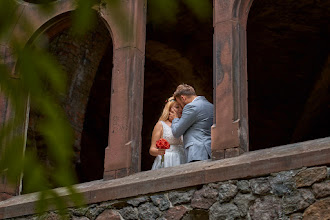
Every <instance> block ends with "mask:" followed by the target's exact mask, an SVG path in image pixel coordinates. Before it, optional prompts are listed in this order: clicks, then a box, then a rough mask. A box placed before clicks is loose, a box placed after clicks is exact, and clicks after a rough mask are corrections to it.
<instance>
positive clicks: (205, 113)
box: [149, 84, 213, 170]
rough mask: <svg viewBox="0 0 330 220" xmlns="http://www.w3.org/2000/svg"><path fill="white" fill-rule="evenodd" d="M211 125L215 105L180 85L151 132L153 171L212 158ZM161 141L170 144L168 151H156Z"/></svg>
mask: <svg viewBox="0 0 330 220" xmlns="http://www.w3.org/2000/svg"><path fill="white" fill-rule="evenodd" d="M212 124H213V104H211V103H210V102H209V101H207V100H206V98H205V97H204V96H197V95H196V92H195V89H194V88H193V87H192V86H190V85H187V84H181V85H179V86H178V87H177V89H176V91H175V92H174V94H173V97H170V98H169V99H168V100H167V103H166V105H165V107H164V110H163V113H162V115H161V116H160V118H159V121H158V122H157V124H156V125H155V127H154V130H153V132H152V139H151V146H150V150H149V152H150V154H151V155H153V156H156V159H155V161H154V163H153V165H152V170H155V169H159V168H162V167H171V166H177V165H180V164H184V163H190V162H194V161H200V160H207V159H209V158H211V126H212ZM161 138H163V139H166V140H167V141H168V142H169V144H170V148H169V149H166V150H165V149H159V148H157V146H156V142H157V141H158V140H159V139H161ZM162 155H164V162H163V164H161V158H162Z"/></svg>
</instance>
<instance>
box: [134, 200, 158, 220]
mask: <svg viewBox="0 0 330 220" xmlns="http://www.w3.org/2000/svg"><path fill="white" fill-rule="evenodd" d="M138 210H139V218H141V219H157V218H158V217H159V216H161V214H162V213H161V212H160V211H159V209H158V208H157V207H155V206H154V205H153V204H152V203H150V202H148V203H144V204H142V205H141V206H139V208H138Z"/></svg>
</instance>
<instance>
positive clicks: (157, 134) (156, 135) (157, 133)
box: [149, 121, 165, 156]
mask: <svg viewBox="0 0 330 220" xmlns="http://www.w3.org/2000/svg"><path fill="white" fill-rule="evenodd" d="M162 135H163V126H162V123H161V122H160V121H159V122H157V124H156V125H155V127H154V130H153V132H152V137H151V145H150V149H149V153H150V154H151V155H152V156H158V155H163V154H164V153H165V149H158V148H157V147H156V142H157V141H158V140H159V139H160V138H161V137H162Z"/></svg>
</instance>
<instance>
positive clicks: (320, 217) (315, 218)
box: [303, 198, 330, 220]
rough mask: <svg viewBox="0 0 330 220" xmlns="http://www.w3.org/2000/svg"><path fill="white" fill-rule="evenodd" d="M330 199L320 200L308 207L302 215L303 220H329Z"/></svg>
mask: <svg viewBox="0 0 330 220" xmlns="http://www.w3.org/2000/svg"><path fill="white" fill-rule="evenodd" d="M329 207H330V198H326V199H322V200H320V201H317V202H315V203H314V204H313V205H311V206H309V207H308V208H307V209H306V210H305V212H304V214H303V219H304V220H325V219H330V212H329Z"/></svg>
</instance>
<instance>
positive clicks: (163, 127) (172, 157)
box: [149, 97, 186, 170]
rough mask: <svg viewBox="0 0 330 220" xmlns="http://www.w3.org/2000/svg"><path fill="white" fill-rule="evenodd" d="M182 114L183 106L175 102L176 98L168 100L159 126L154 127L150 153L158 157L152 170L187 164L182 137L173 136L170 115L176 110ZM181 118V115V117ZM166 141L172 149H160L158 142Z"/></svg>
mask: <svg viewBox="0 0 330 220" xmlns="http://www.w3.org/2000/svg"><path fill="white" fill-rule="evenodd" d="M173 108H174V109H175V110H176V111H177V112H179V113H180V114H181V113H182V108H181V106H180V105H179V104H178V103H177V102H176V101H175V99H174V97H171V98H169V99H168V100H167V103H166V105H165V107H164V110H163V113H162V115H161V116H160V118H159V120H158V122H157V124H156V125H155V127H154V130H153V132H152V138H151V146H150V149H149V153H150V154H151V155H152V156H156V158H155V161H154V164H153V165H152V168H151V169H152V170H156V169H159V168H162V167H172V166H177V165H180V164H183V163H186V157H185V152H184V148H183V141H182V137H180V138H175V137H174V136H173V134H172V129H171V125H172V120H173V117H172V116H171V115H170V111H171V110H174V109H173ZM180 116H181V115H180ZM160 138H164V139H166V140H167V141H168V142H169V144H170V149H167V150H165V149H158V148H157V147H156V142H157V141H158V140H159V139H160ZM162 155H164V164H163V165H162V164H161V159H162Z"/></svg>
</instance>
